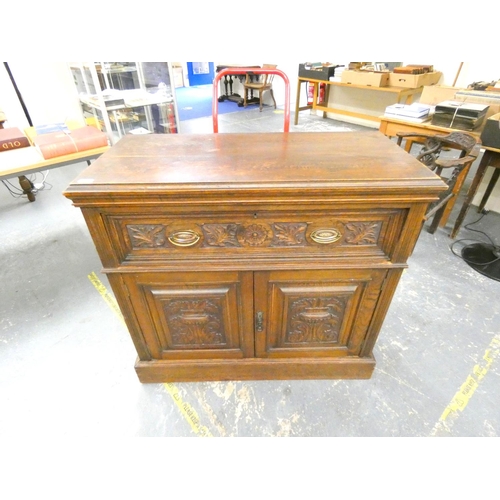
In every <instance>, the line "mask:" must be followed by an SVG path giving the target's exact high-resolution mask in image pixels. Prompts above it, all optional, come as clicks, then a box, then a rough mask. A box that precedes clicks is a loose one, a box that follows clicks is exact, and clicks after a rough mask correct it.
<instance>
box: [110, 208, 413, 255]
mask: <svg viewBox="0 0 500 500" xmlns="http://www.w3.org/2000/svg"><path fill="white" fill-rule="evenodd" d="M405 216H406V211H404V210H388V209H380V210H370V212H368V211H366V212H363V211H350V212H349V211H346V212H342V213H331V214H318V213H300V212H299V213H298V214H293V215H291V214H289V213H284V214H283V213H282V214H279V213H278V214H266V213H263V214H259V213H255V214H249V215H241V214H238V215H234V216H231V215H225V216H221V215H218V216H215V217H214V216H208V215H207V216H205V217H204V216H200V215H198V216H183V217H182V218H180V217H171V218H170V217H155V216H151V215H148V216H136V217H127V216H114V215H108V216H106V217H105V224H106V225H107V227H108V230H109V231H110V232H111V234H112V235H113V238H112V241H113V244H114V245H115V246H116V249H115V250H116V254H117V255H119V256H121V261H122V262H123V261H127V260H129V261H134V260H141V259H147V260H149V261H151V260H155V259H169V258H178V257H179V256H182V257H183V258H190V257H193V258H201V257H203V256H221V257H235V256H243V255H245V256H256V255H263V256H265V255H275V254H276V255H277V254H278V252H279V255H280V257H286V255H287V254H290V255H292V254H293V255H294V256H297V255H300V254H303V255H311V254H319V255H321V254H324V253H327V254H328V255H335V254H338V255H342V256H343V257H345V256H349V255H376V256H380V257H385V258H390V255H391V252H392V251H393V248H394V244H395V242H396V241H397V238H398V234H399V233H400V231H401V228H402V225H403V222H404V218H405Z"/></svg>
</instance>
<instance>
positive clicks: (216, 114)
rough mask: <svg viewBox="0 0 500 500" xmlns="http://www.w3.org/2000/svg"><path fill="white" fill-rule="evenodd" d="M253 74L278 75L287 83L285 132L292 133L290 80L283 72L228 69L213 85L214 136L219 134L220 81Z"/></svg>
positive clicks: (217, 76) (276, 70)
mask: <svg viewBox="0 0 500 500" xmlns="http://www.w3.org/2000/svg"><path fill="white" fill-rule="evenodd" d="M245 73H253V74H255V75H278V76H281V78H282V79H283V81H284V82H285V122H284V132H289V131H290V80H289V79H288V76H286V74H285V73H283V71H281V70H279V69H270V68H226V69H223V70H222V71H219V73H217V75H216V76H215V79H214V83H213V98H212V118H213V122H214V134H217V133H218V132H219V81H220V79H221V78H222V77H223V76H225V75H242V74H245Z"/></svg>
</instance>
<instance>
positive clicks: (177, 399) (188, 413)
mask: <svg viewBox="0 0 500 500" xmlns="http://www.w3.org/2000/svg"><path fill="white" fill-rule="evenodd" d="M88 278H89V280H90V281H91V283H92V284H93V285H94V287H95V289H96V290H97V291H98V292H99V294H100V295H101V297H102V298H103V299H104V301H105V302H106V304H108V306H109V307H110V308H111V309H112V310H113V312H114V313H115V314H116V315H117V316H118V318H119V319H120V321H121V322H122V323H123V325H125V326H126V324H125V320H124V319H123V315H122V313H121V311H120V307H119V306H118V303H117V302H116V299H115V297H114V296H113V295H112V294H111V293H109V291H108V289H107V288H106V287H105V286H104V285H103V283H102V282H101V280H100V279H99V278H98V277H97V274H96V273H95V272H92V273H90V274H89V275H88ZM163 386H164V387H165V389H166V390H167V392H168V393H169V394H170V396H171V397H172V399H173V400H174V403H175V404H176V405H177V407H178V408H179V410H180V411H181V414H182V416H183V417H184V418H185V419H186V421H187V422H188V424H189V425H190V427H191V429H192V430H193V431H194V432H195V433H196V434H197V435H199V436H200V437H213V435H212V433H211V432H210V430H209V429H208V428H207V427H205V426H204V425H201V422H200V418H199V417H198V414H197V413H196V411H195V410H194V408H193V407H192V406H191V405H190V404H189V403H186V402H185V401H183V400H182V398H181V396H180V394H179V390H178V389H177V387H176V386H175V385H174V384H172V383H166V384H163Z"/></svg>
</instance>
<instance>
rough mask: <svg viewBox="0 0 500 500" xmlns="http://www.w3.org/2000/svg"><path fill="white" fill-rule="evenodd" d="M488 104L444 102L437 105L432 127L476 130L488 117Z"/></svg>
mask: <svg viewBox="0 0 500 500" xmlns="http://www.w3.org/2000/svg"><path fill="white" fill-rule="evenodd" d="M488 108H489V106H488V105H487V104H476V103H467V102H460V101H443V102H441V103H439V104H437V105H436V109H435V111H434V115H433V117H432V125H437V126H438V127H448V128H454V129H459V130H469V131H470V130H476V129H478V128H479V127H480V126H481V125H482V123H483V122H484V119H485V117H486V112H487V111H488Z"/></svg>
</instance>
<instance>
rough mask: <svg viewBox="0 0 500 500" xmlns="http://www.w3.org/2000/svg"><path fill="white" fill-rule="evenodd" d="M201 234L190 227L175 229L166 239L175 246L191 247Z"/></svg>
mask: <svg viewBox="0 0 500 500" xmlns="http://www.w3.org/2000/svg"><path fill="white" fill-rule="evenodd" d="M200 238H201V236H200V235H199V234H198V233H196V232H195V231H191V229H187V230H186V231H177V232H176V233H172V234H171V235H170V236H169V237H168V241H170V243H172V245H175V246H176V247H191V246H193V245H196V243H198V241H200Z"/></svg>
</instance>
